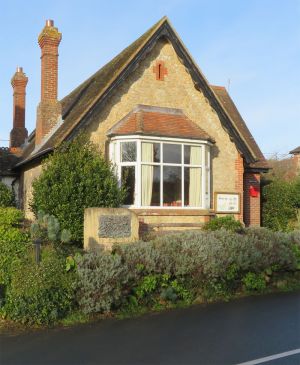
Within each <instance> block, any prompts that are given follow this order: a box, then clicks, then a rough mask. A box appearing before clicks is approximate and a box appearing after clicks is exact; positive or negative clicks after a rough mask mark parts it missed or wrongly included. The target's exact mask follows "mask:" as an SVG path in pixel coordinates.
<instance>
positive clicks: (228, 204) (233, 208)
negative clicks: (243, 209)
mask: <svg viewBox="0 0 300 365" xmlns="http://www.w3.org/2000/svg"><path fill="white" fill-rule="evenodd" d="M215 210H216V212H217V213H239V212H240V194H238V193H215Z"/></svg>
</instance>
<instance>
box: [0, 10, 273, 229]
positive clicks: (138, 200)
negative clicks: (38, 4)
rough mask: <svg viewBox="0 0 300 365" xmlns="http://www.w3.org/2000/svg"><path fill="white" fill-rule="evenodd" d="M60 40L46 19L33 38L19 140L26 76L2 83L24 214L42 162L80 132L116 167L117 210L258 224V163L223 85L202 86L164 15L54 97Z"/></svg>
mask: <svg viewBox="0 0 300 365" xmlns="http://www.w3.org/2000/svg"><path fill="white" fill-rule="evenodd" d="M60 41H61V33H60V32H59V31H58V29H57V28H56V27H55V26H54V23H53V21H52V20H47V22H46V25H45V27H44V28H43V30H42V32H41V34H40V35H39V38H38V42H39V46H40V48H41V101H40V103H39V105H38V108H37V120H36V129H35V130H34V131H33V132H32V133H31V134H30V135H29V137H28V138H27V130H26V128H25V120H24V110H25V89H26V84H27V77H26V75H25V74H24V72H23V70H22V69H21V68H18V69H17V72H16V73H15V75H14V76H13V79H12V86H13V89H14V119H13V129H12V132H11V136H10V149H9V150H7V151H5V156H6V157H5V158H6V159H9V161H10V162H9V163H8V164H9V166H6V170H8V172H9V173H11V176H10V178H11V179H12V178H14V179H16V176H17V177H18V181H19V204H20V206H21V207H22V208H23V209H24V210H25V212H26V215H27V216H28V217H31V216H32V213H31V212H30V208H29V202H30V198H31V194H32V190H31V186H32V182H33V180H34V179H35V178H36V177H38V176H39V174H40V172H41V162H42V160H43V158H44V157H45V156H47V154H49V153H51V152H52V151H53V149H54V148H55V147H56V146H58V145H59V144H60V143H62V142H63V141H68V140H70V139H72V138H74V137H75V136H76V135H77V134H78V133H79V131H81V130H84V131H85V133H87V134H88V135H89V137H90V139H91V141H93V142H94V143H95V144H96V145H97V146H98V148H99V151H101V152H102V153H104V154H105V155H106V157H107V158H110V159H111V160H112V161H113V162H114V163H115V164H116V166H117V173H118V177H119V180H120V182H122V183H124V184H125V185H126V186H127V187H128V196H127V199H126V202H125V204H126V207H128V208H129V209H131V210H133V211H134V212H135V213H137V215H138V217H139V221H140V224H141V226H142V227H143V229H145V230H147V229H152V228H153V229H172V230H174V229H177V228H178V229H185V228H196V227H199V226H201V224H203V222H206V221H208V220H210V219H211V217H214V216H215V215H216V214H218V215H224V214H234V215H235V217H236V218H237V219H239V220H241V221H243V222H245V224H246V225H247V226H249V225H260V177H261V174H262V173H263V172H265V171H267V170H268V164H267V162H266V160H265V158H264V156H263V154H262V153H261V151H260V149H259V147H258V145H257V144H256V142H255V140H254V138H253V137H252V135H251V133H250V131H249V129H248V128H247V126H246V124H245V122H244V120H243V119H242V117H241V115H240V113H239V112H238V110H237V108H236V106H235V104H234V102H233V101H232V99H231V97H230V96H229V94H228V92H227V90H226V89H225V88H224V87H222V86H214V85H210V84H209V83H208V81H207V80H206V78H205V77H204V75H203V74H202V72H201V70H200V69H199V68H198V66H197V64H196V63H195V61H194V60H193V58H192V56H191V55H190V54H189V52H188V50H187V49H186V47H185V46H184V44H183V43H182V41H181V39H180V38H179V36H178V35H177V33H176V31H175V30H174V28H173V27H172V25H171V24H170V21H169V20H168V19H167V18H166V17H164V18H162V19H161V20H160V21H159V22H158V23H156V24H155V25H154V26H152V27H151V28H150V29H149V30H148V31H147V32H146V33H144V34H143V35H142V36H141V37H140V38H138V39H137V40H136V41H135V42H134V43H132V44H131V45H130V46H129V47H127V48H126V49H125V50H123V51H122V52H121V53H120V54H119V55H117V56H116V57H115V58H114V59H113V60H112V61H110V62H109V63H107V64H106V65H105V66H104V67H102V68H101V69H100V70H99V71H97V72H96V73H95V74H94V75H92V76H91V77H90V78H89V79H88V80H86V81H85V82H83V83H82V84H81V85H79V86H78V87H77V88H76V89H75V90H73V91H72V92H71V93H70V94H69V95H67V96H66V97H64V98H63V99H62V100H60V101H58V100H57V80H58V77H57V76H58V46H59V43H60ZM9 156H10V157H9ZM5 158H4V159H5ZM1 159H3V157H0V161H1ZM16 160H17V161H16ZM1 166H2V165H1ZM1 169H2V167H1Z"/></svg>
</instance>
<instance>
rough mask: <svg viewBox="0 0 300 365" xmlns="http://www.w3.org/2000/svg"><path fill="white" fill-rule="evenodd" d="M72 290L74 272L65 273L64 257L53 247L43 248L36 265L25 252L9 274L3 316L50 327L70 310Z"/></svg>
mask: <svg viewBox="0 0 300 365" xmlns="http://www.w3.org/2000/svg"><path fill="white" fill-rule="evenodd" d="M75 287H76V276H75V274H74V272H66V270H65V258H64V257H63V256H61V255H59V254H58V253H57V252H56V251H55V249H54V248H53V247H51V246H47V247H45V248H43V250H42V260H41V263H40V265H37V264H36V263H35V261H34V255H33V254H32V252H31V253H30V252H28V254H27V255H25V256H24V257H23V258H22V259H21V260H19V262H18V264H17V269H16V270H15V271H14V272H13V274H12V279H11V284H10V286H9V288H8V290H7V297H6V303H5V306H4V313H5V314H6V316H7V317H9V318H10V319H13V320H16V321H20V322H22V323H28V324H51V323H53V322H55V321H56V320H58V319H60V318H63V317H64V316H65V315H66V314H67V313H69V312H70V311H71V310H72V308H73V307H74V305H75V300H74V294H75Z"/></svg>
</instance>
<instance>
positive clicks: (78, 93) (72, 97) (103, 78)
mask: <svg viewBox="0 0 300 365" xmlns="http://www.w3.org/2000/svg"><path fill="white" fill-rule="evenodd" d="M161 37H167V38H168V39H169V41H170V42H171V43H172V45H173V46H174V49H175V51H176V52H177V53H178V57H179V58H180V59H181V60H182V62H183V63H184V65H185V67H186V68H187V69H189V71H190V73H191V76H192V78H193V80H194V82H195V86H196V88H199V89H201V90H202V91H203V92H204V94H205V96H206V97H207V98H208V99H209V100H210V102H211V103H212V106H213V107H214V108H215V109H216V110H217V112H218V114H219V115H220V118H221V120H222V123H224V127H225V128H226V129H227V131H228V133H230V135H231V137H232V138H233V139H234V141H235V143H236V144H237V146H238V148H239V149H241V150H242V151H243V153H244V157H245V160H246V161H247V163H248V166H250V167H251V166H252V167H255V168H267V165H266V163H265V160H264V158H263V156H262V154H261V152H260V150H259V148H258V147H257V145H256V143H255V141H254V139H253V137H252V136H251V133H250V132H249V130H248V129H247V127H246V125H245V123H244V121H243V120H242V118H241V116H240V115H239V113H238V111H237V110H236V108H235V106H234V104H233V102H232V100H231V98H230V97H229V96H228V95H226V94H227V93H226V90H225V93H224V92H223V91H222V92H221V91H219V92H218V90H217V89H216V88H212V87H211V86H210V85H209V84H208V82H207V80H206V79H205V77H204V75H203V74H202V72H201V71H200V69H199V68H198V66H197V65H196V64H195V63H194V61H193V59H192V57H191V56H190V54H189V53H188V51H187V49H186V48H185V46H184V45H183V43H182V41H181V40H180V38H179V37H178V35H177V33H176V32H175V30H174V29H173V28H172V26H171V24H170V22H169V20H168V19H167V18H166V17H164V18H162V19H161V20H160V21H159V22H157V23H156V24H155V25H154V26H153V27H151V28H150V29H149V30H148V31H147V32H146V33H144V34H143V35H142V36H141V37H140V38H138V39H137V40H136V41H135V42H134V43H132V44H131V45H130V46H129V47H127V48H126V49H124V50H123V51H122V52H121V53H120V54H119V55H118V56H116V57H115V58H114V59H113V60H112V61H110V62H109V63H107V64H106V65H105V66H104V67H102V68H101V69H100V70H99V71H97V72H96V73H95V74H94V75H93V76H91V77H90V78H89V79H88V80H86V81H85V82H83V83H82V84H81V85H80V86H78V87H77V88H76V89H75V90H74V91H72V92H71V93H70V94H69V95H68V96H66V97H65V98H64V99H62V100H61V103H62V109H63V113H62V114H63V115H62V118H63V120H64V122H63V123H62V124H61V126H60V127H59V128H58V129H57V130H56V131H55V132H54V133H52V135H51V136H50V137H49V138H48V139H47V140H46V141H45V142H44V144H43V145H42V146H41V147H40V148H39V149H35V148H34V143H35V141H34V140H35V136H34V132H33V133H32V135H31V138H29V144H28V145H27V147H26V148H25V150H24V153H23V157H22V161H21V163H22V164H23V163H26V162H27V161H29V160H32V159H35V157H36V156H41V155H42V154H43V153H47V152H49V151H51V150H53V148H55V147H56V146H58V145H59V144H60V143H61V142H62V141H64V140H66V139H68V138H71V137H72V136H73V135H76V133H77V131H78V130H80V129H81V128H84V125H85V123H87V122H90V121H91V120H92V118H93V111H94V110H95V108H96V106H97V108H98V107H99V105H100V107H101V105H103V104H101V103H105V101H106V98H107V97H108V96H109V95H110V93H111V91H112V90H113V89H114V88H115V87H117V86H118V85H119V84H120V83H121V82H122V81H123V80H124V79H125V78H126V77H127V75H128V74H130V72H132V71H133V70H134V69H135V67H136V66H137V65H138V63H139V61H140V60H141V59H142V58H143V57H145V55H146V54H147V52H149V50H151V47H153V45H154V44H155V42H156V41H157V40H158V39H159V38H161ZM220 90H221V89H220Z"/></svg>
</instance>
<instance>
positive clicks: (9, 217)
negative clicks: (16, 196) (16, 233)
mask: <svg viewBox="0 0 300 365" xmlns="http://www.w3.org/2000/svg"><path fill="white" fill-rule="evenodd" d="M23 220H24V213H23V212H22V211H21V210H19V209H16V208H13V207H8V208H4V207H0V226H2V227H19V226H20V224H21V223H22V221H23Z"/></svg>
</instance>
